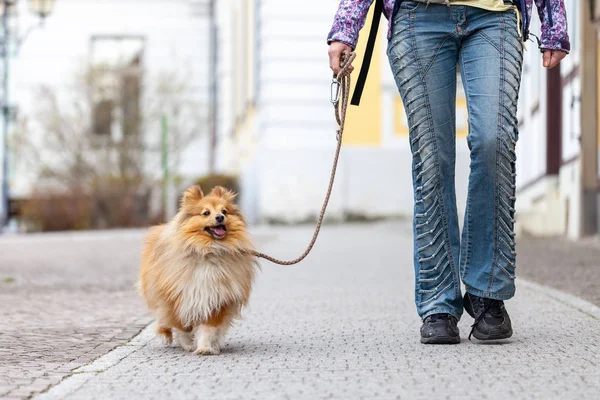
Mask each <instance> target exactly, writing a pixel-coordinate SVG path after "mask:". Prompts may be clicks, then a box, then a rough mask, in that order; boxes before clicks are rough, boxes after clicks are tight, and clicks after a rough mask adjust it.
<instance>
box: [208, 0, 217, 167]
mask: <svg viewBox="0 0 600 400" xmlns="http://www.w3.org/2000/svg"><path fill="white" fill-rule="evenodd" d="M217 34H218V31H217V1H216V0H210V14H209V38H210V44H209V47H210V49H209V52H210V53H209V68H208V70H209V71H208V74H209V79H208V81H209V82H210V88H209V91H210V96H209V108H208V109H209V116H208V118H209V121H210V122H209V126H210V132H209V135H210V139H209V149H208V171H209V172H210V173H211V174H212V173H214V172H215V169H216V153H217V121H218V118H217V101H218V95H217V89H218V87H217V68H218V61H217V58H218V53H217V50H218V49H217V44H218V37H217Z"/></svg>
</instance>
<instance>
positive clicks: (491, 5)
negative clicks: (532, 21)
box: [450, 0, 521, 36]
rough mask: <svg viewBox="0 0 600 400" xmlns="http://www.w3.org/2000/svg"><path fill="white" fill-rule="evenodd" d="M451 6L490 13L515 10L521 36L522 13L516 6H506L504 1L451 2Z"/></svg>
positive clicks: (469, 0) (451, 0)
mask: <svg viewBox="0 0 600 400" xmlns="http://www.w3.org/2000/svg"><path fill="white" fill-rule="evenodd" d="M450 5H451V6H471V7H478V8H483V9H484V10H489V11H507V10H514V11H515V13H517V29H518V30H519V36H521V13H520V12H519V9H518V8H517V6H515V5H514V4H508V5H507V4H504V0H450Z"/></svg>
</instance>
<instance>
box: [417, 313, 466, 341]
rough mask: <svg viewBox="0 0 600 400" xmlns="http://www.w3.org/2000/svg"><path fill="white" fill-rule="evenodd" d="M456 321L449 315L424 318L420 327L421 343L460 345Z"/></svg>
mask: <svg viewBox="0 0 600 400" xmlns="http://www.w3.org/2000/svg"><path fill="white" fill-rule="evenodd" d="M457 323H458V320H457V319H456V318H454V317H453V316H452V315H450V314H433V315H430V316H428V317H427V318H425V320H424V321H423V326H421V343H425V344H456V343H460V334H459V332H458V326H457Z"/></svg>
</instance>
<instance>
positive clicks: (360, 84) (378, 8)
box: [350, 0, 383, 106]
mask: <svg viewBox="0 0 600 400" xmlns="http://www.w3.org/2000/svg"><path fill="white" fill-rule="evenodd" d="M381 14H383V0H375V10H374V12H373V22H372V23H371V31H370V32H369V40H368V41H367V48H366V49H365V57H364V59H363V62H362V65H361V66H360V73H359V74H358V78H357V79H356V87H355V88H354V93H353V94H352V100H350V104H352V105H353V106H358V105H360V98H361V96H362V93H363V90H364V89H365V83H366V81H367V75H368V74H369V66H370V65H371V59H372V58H373V50H374V49H375V41H376V40H377V31H378V30H379V22H380V21H381Z"/></svg>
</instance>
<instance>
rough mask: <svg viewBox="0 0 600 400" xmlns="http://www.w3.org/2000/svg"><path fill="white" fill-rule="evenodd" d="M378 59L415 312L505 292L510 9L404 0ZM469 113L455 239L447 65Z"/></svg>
mask: <svg viewBox="0 0 600 400" xmlns="http://www.w3.org/2000/svg"><path fill="white" fill-rule="evenodd" d="M388 58H389V60H390V64H391V67H392V71H393V73H394V76H395V80H396V84H397V86H398V90H399V91H400V96H401V97H402V101H403V103H404V108H405V111H406V115H407V118H408V125H409V129H410V135H409V140H410V145H411V149H412V153H413V186H414V220H413V232H414V267H415V286H416V288H415V301H416V305H417V311H418V313H419V315H420V316H421V318H425V317H427V316H428V315H431V314H436V313H448V314H451V315H453V316H455V317H457V318H460V316H461V315H462V311H463V305H462V295H461V288H460V280H461V279H462V282H463V283H464V285H465V287H466V290H467V292H469V293H471V294H474V295H477V296H480V297H486V298H492V299H497V300H506V299H509V298H511V297H512V296H513V295H514V293H515V284H514V279H515V257H516V253H515V235H514V212H515V210H514V206H515V176H516V174H515V161H516V156H515V144H516V142H517V138H518V130H517V97H518V94H519V85H520V79H521V66H522V60H523V48H522V44H521V39H520V37H519V32H518V30H517V16H516V14H515V12H514V11H506V12H491V11H486V10H482V9H479V8H475V7H469V6H451V7H448V6H445V5H439V4H430V5H429V6H428V7H426V5H425V4H423V3H419V2H414V1H407V0H404V1H403V2H402V3H401V4H400V6H399V7H398V11H397V13H396V14H395V16H394V21H393V32H392V37H391V39H390V41H389V44H388ZM457 64H458V65H459V67H460V72H461V76H462V81H463V84H464V88H465V94H466V99H467V109H468V113H469V134H468V136H467V142H468V145H469V149H470V151H471V173H470V176H469V191H468V199H467V207H466V211H465V221H464V228H463V232H462V238H461V235H460V231H459V224H458V215H457V210H456V194H455V183H454V178H455V159H456V122H455V121H456V72H457V70H456V68H457Z"/></svg>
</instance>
